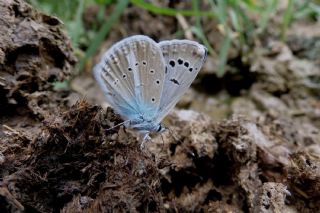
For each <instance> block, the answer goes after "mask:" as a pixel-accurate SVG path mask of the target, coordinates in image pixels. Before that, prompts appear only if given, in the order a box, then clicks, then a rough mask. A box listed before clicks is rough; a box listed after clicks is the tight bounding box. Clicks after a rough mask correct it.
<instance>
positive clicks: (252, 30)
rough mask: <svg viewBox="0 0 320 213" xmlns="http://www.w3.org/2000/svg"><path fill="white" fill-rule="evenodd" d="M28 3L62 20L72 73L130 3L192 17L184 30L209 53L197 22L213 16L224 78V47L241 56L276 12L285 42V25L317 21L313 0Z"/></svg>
mask: <svg viewBox="0 0 320 213" xmlns="http://www.w3.org/2000/svg"><path fill="white" fill-rule="evenodd" d="M29 2H30V3H31V4H33V5H34V6H35V7H37V8H39V9H40V10H42V11H44V12H46V13H49V14H51V15H55V16H57V17H59V18H60V19H61V20H62V21H63V22H64V23H65V26H66V30H67V32H68V34H69V36H70V37H71V40H72V42H73V46H74V47H75V49H76V53H77V55H78V56H79V59H80V60H79V64H78V66H77V69H76V70H77V71H76V72H75V74H76V73H78V72H79V71H81V70H82V69H83V68H84V65H85V64H86V62H87V60H88V59H90V58H91V57H92V56H93V55H94V54H95V52H96V51H97V49H98V48H99V46H100V45H101V43H102V42H103V40H104V39H105V37H106V36H107V34H108V33H109V31H110V29H111V28H112V27H113V26H114V25H115V23H117V20H118V19H119V17H120V16H121V14H122V13H123V11H124V10H125V9H126V8H127V7H128V6H129V5H131V6H134V7H139V8H140V9H141V10H147V11H149V12H150V13H154V14H162V15H167V16H177V15H178V14H179V15H182V16H186V17H189V16H193V17H195V22H194V23H193V26H190V29H189V30H190V31H191V32H192V33H193V34H194V35H195V36H196V37H197V38H198V39H199V40H200V41H201V42H202V43H204V44H205V45H206V46H207V47H208V49H209V52H210V53H214V49H213V48H212V47H211V46H210V43H209V41H208V39H207V37H206V35H205V33H204V30H203V26H202V22H201V21H202V18H204V17H206V18H210V19H215V20H216V21H217V22H218V23H219V25H218V26H219V27H218V28H219V30H220V33H221V34H222V35H223V37H224V40H223V42H222V44H221V48H220V50H219V51H218V53H217V54H218V55H219V63H220V64H219V68H218V73H217V75H218V76H223V75H224V73H225V65H226V63H227V57H228V51H229V49H230V47H231V46H232V43H233V42H237V43H238V45H240V50H241V51H242V53H243V54H244V55H245V54H246V50H248V46H250V42H252V41H253V39H254V38H256V37H258V36H261V35H263V34H264V33H265V31H266V29H267V28H268V26H269V23H270V20H271V19H272V18H274V17H275V16H277V18H278V19H279V20H282V21H281V24H280V26H279V32H280V34H279V37H280V38H281V39H282V40H284V41H285V40H286V32H287V29H288V27H289V26H290V24H291V23H292V22H293V21H295V20H297V19H302V18H311V19H319V17H320V6H319V3H320V2H319V1H318V0H313V1H312V0H287V1H279V0H208V1H197V0H190V1H187V2H189V3H190V5H191V7H190V9H186V10H180V9H174V8H167V7H160V6H157V5H155V4H153V3H151V2H152V1H144V0H131V1H129V0H120V1H113V0H78V1H76V0H74V1H69V0H62V1H57V0H29ZM203 2H206V4H207V5H208V6H209V7H208V6H207V7H206V8H208V9H205V10H204V9H202V8H203V7H201V6H202V4H203ZM284 2H285V3H286V4H284ZM129 3H131V4H129ZM94 4H98V5H99V8H100V9H99V11H98V12H97V15H96V17H95V18H96V19H95V23H94V24H93V25H92V26H90V29H87V28H88V27H87V28H85V26H84V23H83V16H84V13H85V11H86V9H87V8H88V7H89V6H91V5H94ZM280 4H282V5H283V4H284V5H285V7H282V8H281V7H280ZM107 7H113V9H112V10H110V11H111V12H110V13H109V14H107V15H105V9H106V8H107ZM279 8H280V9H279ZM253 17H254V18H253ZM177 34H178V33H177Z"/></svg>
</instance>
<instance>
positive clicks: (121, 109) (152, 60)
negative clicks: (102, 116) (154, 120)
mask: <svg viewBox="0 0 320 213" xmlns="http://www.w3.org/2000/svg"><path fill="white" fill-rule="evenodd" d="M164 69H165V62H164V59H163V56H162V52H161V49H160V47H159V46H158V44H157V43H156V42H154V41H153V40H152V39H150V38H149V37H147V36H141V35H137V36H132V37H129V38H126V39H123V40H122V41H120V42H118V43H116V44H115V45H114V46H112V47H111V48H110V49H109V50H108V51H107V52H106V53H105V54H104V55H103V57H102V59H101V62H100V63H99V64H97V65H96V67H95V68H94V76H95V78H96V80H97V81H98V83H99V85H100V87H101V88H102V90H103V92H104V93H105V95H106V98H107V101H108V102H109V104H110V105H111V106H112V107H113V108H114V109H115V110H116V111H117V112H118V113H119V114H120V115H121V116H122V117H123V118H124V119H126V120H134V119H136V118H137V117H139V116H141V115H144V116H145V117H152V116H155V114H156V113H157V112H158V108H159V105H160V98H161V92H162V87H163V83H164V72H163V70H164Z"/></svg>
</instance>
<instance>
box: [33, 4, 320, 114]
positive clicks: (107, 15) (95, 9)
mask: <svg viewBox="0 0 320 213" xmlns="http://www.w3.org/2000/svg"><path fill="white" fill-rule="evenodd" d="M28 2H29V3H31V4H32V5H33V6H34V7H36V8H38V9H39V10H41V11H43V12H45V13H48V14H50V15H54V16H56V17H58V18H59V19H60V20H61V21H62V22H63V23H64V26H65V31H66V33H67V34H68V35H69V36H70V38H71V40H72V43H73V47H74V50H75V52H76V55H77V58H78V63H77V66H76V68H75V69H74V70H73V73H72V77H71V78H70V79H69V80H67V81H64V82H56V83H55V88H56V89H57V90H72V91H75V92H76V93H77V94H80V95H81V96H85V97H86V99H88V100H89V101H92V102H93V103H99V104H103V103H104V97H103V95H102V94H101V92H100V89H99V88H98V86H97V85H96V83H95V81H94V80H93V79H92V67H93V66H94V65H95V64H96V63H97V62H98V60H99V59H100V56H101V53H103V52H105V51H106V50H107V49H108V48H109V47H110V46H111V45H112V44H114V43H115V42H116V41H119V40H121V39H123V38H125V37H127V36H129V35H135V34H144V35H148V36H150V37H151V38H153V39H154V40H156V41H161V40H165V39H174V38H178V39H179V38H181V39H182V38H187V39H190V40H197V41H199V42H200V43H203V44H204V45H205V46H207V48H208V50H209V57H208V59H207V61H206V64H205V65H204V67H203V69H202V71H201V72H200V73H199V75H198V77H197V79H196V80H195V82H194V84H193V87H192V88H193V89H190V90H189V91H188V92H187V95H185V97H184V98H182V100H181V101H180V102H179V104H178V107H183V108H192V109H195V110H197V111H201V112H204V113H206V114H208V115H210V116H211V117H212V118H213V119H216V120H221V119H223V118H226V117H229V116H230V115H232V114H234V113H236V114H244V115H246V116H248V117H253V118H256V117H257V116H258V115H260V114H261V113H265V112H267V113H269V114H272V115H274V116H277V115H283V113H285V114H288V112H289V111H290V113H293V114H295V113H297V114H301V113H302V114H304V113H310V112H311V113H312V114H313V115H314V113H316V114H317V112H315V110H319V105H320V103H319V94H320V92H319V91H320V89H319V88H320V71H319V66H320V20H319V17H320V5H319V4H320V1H319V0H281V1H278V0H203V1H197V0H188V1H170V0H164V1H157V0H150V1H143V0H131V1H129V0H121V1H113V0H77V1H67V0H64V1H56V0H28ZM98 91H99V93H98ZM77 98H78V96H75V100H76V99H77ZM290 113H289V116H291V114H290Z"/></svg>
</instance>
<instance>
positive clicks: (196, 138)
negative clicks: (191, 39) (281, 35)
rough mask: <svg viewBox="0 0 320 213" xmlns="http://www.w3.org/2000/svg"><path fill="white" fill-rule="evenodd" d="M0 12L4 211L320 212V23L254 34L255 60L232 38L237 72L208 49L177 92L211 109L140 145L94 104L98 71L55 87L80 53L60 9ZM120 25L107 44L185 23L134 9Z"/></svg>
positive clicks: (10, 4) (180, 115)
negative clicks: (221, 70) (189, 85)
mask: <svg viewBox="0 0 320 213" xmlns="http://www.w3.org/2000/svg"><path fill="white" fill-rule="evenodd" d="M171 6H174V5H171ZM175 6H176V7H180V6H181V5H179V4H178V5H175ZM0 14H1V18H0V26H1V28H0V115H1V117H0V124H1V126H0V212H320V193H319V192H320V122H319V121H320V119H319V118H320V96H319V94H320V87H319V79H320V62H319V58H320V55H319V54H320V52H319V49H316V48H313V47H314V46H316V45H315V44H316V43H319V38H320V34H315V31H314V30H312V29H314V28H315V26H314V25H312V24H310V23H302V24H303V26H304V29H305V32H306V33H305V34H304V35H301V34H299V33H297V32H295V31H294V30H290V32H289V35H290V37H289V40H288V43H282V42H280V41H277V40H276V39H272V37H270V38H269V39H264V40H263V42H256V43H255V44H254V45H253V46H252V51H251V52H250V54H248V55H247V63H243V61H242V60H240V58H241V55H240V51H239V50H238V49H237V48H236V47H234V48H233V49H232V51H231V52H230V54H229V55H230V56H229V57H230V58H229V60H228V67H227V69H228V70H229V71H230V70H238V71H239V72H237V74H230V73H234V72H228V73H229V74H226V75H225V76H224V77H223V78H222V79H218V78H217V77H216V75H215V74H214V71H215V70H216V61H217V58H216V56H211V57H209V58H208V62H207V64H206V65H205V67H204V70H203V71H202V72H201V74H200V75H199V78H198V79H197V82H195V85H194V86H195V88H196V90H190V91H189V92H188V95H187V96H186V97H185V98H183V100H182V101H181V102H180V103H179V104H178V106H179V107H190V108H192V109H196V110H198V111H203V112H205V113H203V114H202V113H198V112H196V111H193V110H181V109H180V110H174V111H173V112H172V113H170V115H169V116H168V117H167V119H166V121H165V123H166V125H167V126H168V127H169V129H170V131H167V132H165V133H163V134H161V135H154V136H153V139H152V143H147V144H146V147H145V148H144V149H143V150H141V149H140V142H139V141H138V140H137V138H136V137H135V133H134V132H131V131H130V130H126V129H124V128H123V127H119V128H114V129H112V130H110V131H106V129H108V128H109V127H112V126H114V125H115V124H117V123H119V122H121V119H120V118H119V116H117V115H116V114H114V112H113V111H112V109H111V108H101V107H100V106H99V105H101V104H102V106H105V104H103V103H102V101H103V100H104V99H103V98H101V97H102V95H100V94H98V93H97V91H98V88H97V86H96V85H95V83H94V81H93V79H92V77H91V74H90V73H86V72H85V73H83V74H82V75H80V76H77V77H76V78H75V79H74V80H73V81H72V83H71V86H72V89H73V91H54V90H53V84H52V82H54V81H57V80H59V81H61V80H64V79H66V78H68V77H69V76H70V73H71V69H72V67H73V66H74V65H75V63H76V58H75V56H74V55H73V50H72V47H71V45H70V42H69V40H68V37H67V36H66V35H65V33H64V32H63V31H62V30H61V28H62V24H61V22H60V21H59V19H57V18H55V17H50V16H48V15H45V14H42V13H40V12H38V11H36V10H35V9H33V8H32V7H31V6H29V5H28V4H26V3H25V2H24V1H22V0H1V1H0ZM132 17H136V18H135V19H134V20H132V19H131V18H132ZM129 19H130V22H129ZM142 20H145V21H144V22H143V21H142ZM85 21H87V22H89V21H90V17H87V20H85ZM146 21H148V24H149V25H152V26H153V28H152V29H150V28H146V27H145V26H144V25H143V24H142V23H146ZM186 21H187V22H188V21H192V20H189V19H188V20H186ZM204 22H205V23H207V24H204V26H206V27H205V30H206V33H207V36H208V38H210V39H209V40H210V42H211V43H215V42H214V41H213V39H219V36H217V32H216V31H214V29H215V28H214V27H211V26H212V25H214V23H212V22H210V20H204ZM121 23H123V24H121V25H118V26H117V28H116V29H115V30H113V31H112V32H111V34H110V36H109V39H108V42H106V44H105V45H106V46H110V45H111V44H112V42H114V41H116V40H119V39H120V38H121V37H122V36H120V35H121V34H125V35H130V34H146V35H150V36H152V37H153V38H155V39H157V40H159V39H164V38H171V37H172V33H173V32H175V31H176V29H177V28H179V27H180V24H181V23H179V22H178V23H177V21H176V18H175V17H165V16H160V15H152V14H150V13H148V12H146V11H142V10H140V9H137V8H132V7H129V8H128V9H127V10H126V12H125V14H124V15H123V17H122V18H121ZM308 27H309V28H308ZM163 29H166V30H163ZM308 30H309V32H312V33H310V34H308V33H307V32H308ZM186 36H188V35H186ZM220 39H221V38H220ZM214 48H219V47H218V46H217V47H214ZM213 85H214V86H213ZM81 95H85V96H86V99H85V100H84V99H83V98H79V97H81ZM226 100H229V101H226ZM226 102H228V103H226ZM97 104H98V105H97ZM231 114H232V115H233V116H228V115H231ZM208 115H217V116H215V117H210V116H208ZM227 117H229V118H227ZM218 118H219V119H218ZM222 118H225V119H222Z"/></svg>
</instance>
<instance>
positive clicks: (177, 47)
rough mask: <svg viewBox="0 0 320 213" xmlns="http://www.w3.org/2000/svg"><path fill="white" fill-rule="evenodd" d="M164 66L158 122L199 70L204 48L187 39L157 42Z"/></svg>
mask: <svg viewBox="0 0 320 213" xmlns="http://www.w3.org/2000/svg"><path fill="white" fill-rule="evenodd" d="M159 46H160V48H161V50H162V53H163V56H164V59H165V62H166V68H165V82H164V86H163V91H162V96H161V100H160V108H159V116H158V120H159V122H160V121H161V120H162V119H163V117H165V116H166V115H167V114H168V113H169V111H170V110H171V109H172V108H173V107H174V106H175V105H176V103H177V102H178V101H179V100H180V98H181V96H182V95H183V94H184V93H185V92H186V90H187V89H188V88H189V87H190V85H191V83H192V82H193V80H194V79H195V78H196V76H197V74H198V72H199V71H200V69H201V67H202V65H203V63H204V61H205V58H206V55H207V50H206V48H205V47H204V46H203V45H201V44H199V43H197V42H193V41H189V40H172V41H163V42H160V43H159Z"/></svg>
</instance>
